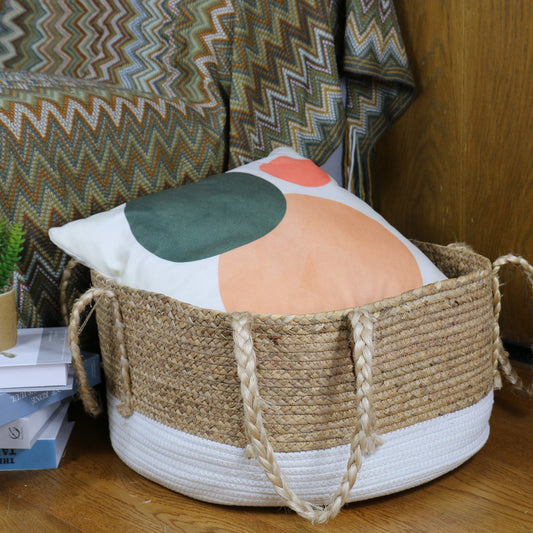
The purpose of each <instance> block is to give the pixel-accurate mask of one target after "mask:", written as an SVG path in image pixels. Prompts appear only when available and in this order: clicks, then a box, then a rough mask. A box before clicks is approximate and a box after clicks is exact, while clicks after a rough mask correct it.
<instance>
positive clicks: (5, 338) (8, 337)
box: [0, 218, 25, 351]
mask: <svg viewBox="0 0 533 533" xmlns="http://www.w3.org/2000/svg"><path fill="white" fill-rule="evenodd" d="M24 234H25V231H24V230H23V229H22V225H21V224H8V222H7V221H6V220H4V219H1V218H0V351H3V350H8V349H9V348H12V347H13V346H14V345H15V344H16V343H17V302H16V298H15V290H14V289H13V272H14V270H15V266H16V264H17V261H19V259H20V254H21V252H22V246H23V244H24Z"/></svg>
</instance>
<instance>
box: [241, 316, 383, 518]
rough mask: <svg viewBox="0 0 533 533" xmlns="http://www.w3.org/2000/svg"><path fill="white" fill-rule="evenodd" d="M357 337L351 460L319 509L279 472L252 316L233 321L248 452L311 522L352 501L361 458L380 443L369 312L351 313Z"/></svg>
mask: <svg viewBox="0 0 533 533" xmlns="http://www.w3.org/2000/svg"><path fill="white" fill-rule="evenodd" d="M349 318H350V321H351V325H352V335H353V358H354V366H355V374H356V401H357V418H356V422H355V431H354V435H353V437H352V440H351V443H350V457H349V459H348V464H347V468H346V472H345V473H344V475H343V478H342V480H341V482H340V485H339V487H338V488H337V490H336V491H335V493H334V494H333V496H332V497H331V499H330V501H329V503H328V504H326V505H324V506H322V505H316V504H313V503H310V502H308V501H305V500H302V499H301V498H299V497H298V496H297V495H296V494H295V493H294V491H293V490H292V489H291V488H290V486H289V483H288V481H287V479H286V477H285V474H284V473H283V471H282V470H281V469H280V467H279V465H278V463H277V461H276V458H275V456H274V450H273V448H272V445H271V444H270V441H269V438H268V434H267V431H266V429H265V426H264V424H263V414H262V408H261V407H262V399H261V396H260V394H259V387H258V381H257V372H256V356H255V351H254V347H253V339H252V317H251V315H250V314H248V313H234V314H233V320H232V327H233V338H234V343H235V358H236V360H237V372H238V376H239V379H240V382H241V395H242V399H243V406H244V427H245V432H246V436H247V439H248V443H249V444H248V446H247V449H246V453H247V455H248V456H253V457H255V458H256V459H257V461H258V462H259V464H260V465H261V467H262V468H263V471H264V472H265V474H266V476H267V478H268V479H269V480H270V481H271V483H272V484H273V486H274V489H275V490H276V492H277V493H278V495H279V496H280V497H281V498H282V499H283V501H284V502H285V504H286V505H287V506H288V507H289V508H291V509H292V510H293V511H295V512H296V513H298V514H299V515H300V516H302V517H303V518H306V519H307V520H310V521H311V522H313V523H324V522H327V521H328V520H329V519H331V518H334V517H335V516H336V515H337V514H338V513H339V511H340V510H341V508H342V507H343V505H344V504H345V502H346V499H347V498H348V495H349V493H350V490H351V489H352V487H353V485H354V483H355V481H356V478H357V473H358V472H359V470H360V468H361V463H362V458H363V454H369V453H372V452H374V451H375V450H376V448H377V446H379V445H380V444H381V439H380V438H379V437H378V435H377V434H376V432H375V414H374V409H373V405H372V354H373V330H374V318H373V316H372V315H371V314H370V313H369V312H368V311H365V310H360V311H353V312H352V313H351V314H350V316H349Z"/></svg>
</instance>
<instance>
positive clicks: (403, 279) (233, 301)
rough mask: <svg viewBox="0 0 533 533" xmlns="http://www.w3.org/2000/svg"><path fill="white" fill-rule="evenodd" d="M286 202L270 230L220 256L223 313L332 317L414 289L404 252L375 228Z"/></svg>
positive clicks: (413, 270) (308, 204)
mask: <svg viewBox="0 0 533 533" xmlns="http://www.w3.org/2000/svg"><path fill="white" fill-rule="evenodd" d="M286 200H287V211H286V215H285V217H284V218H283V219H282V221H281V222H280V224H279V225H278V226H277V227H276V228H274V229H273V230H272V231H271V232H270V233H268V234H267V235H265V236H264V237H262V238H260V239H258V240H256V241H254V242H252V243H249V244H246V245H244V246H241V247H239V248H236V249H234V250H230V251H229V252H225V253H223V254H221V255H220V257H219V284H220V294H221V297H222V301H223V303H224V306H225V308H226V310H227V311H228V312H233V311H249V312H251V313H256V314H261V313H267V314H288V315H291V314H305V313H318V312H323V311H333V310H339V309H346V308H349V307H355V306H359V305H363V304H366V303H369V302H374V301H377V300H381V299H383V298H387V297H389V296H395V295H398V294H400V293H402V292H404V291H407V290H410V289H414V288H415V287H420V286H421V285H422V276H421V273H420V269H419V267H418V264H417V262H416V260H415V258H414V256H413V255H412V253H411V252H410V250H409V249H408V248H407V247H406V246H405V245H404V243H402V242H401V241H400V240H399V239H398V238H397V237H396V236H395V235H393V234H392V233H391V232H390V231H388V230H387V229H386V228H384V227H383V226H382V225H381V224H380V223H379V222H377V221H375V220H374V219H372V218H370V217H368V216H366V215H364V214H362V213H360V212H359V211H357V210H355V209H352V208H351V207H349V206H347V205H344V204H341V203H339V202H335V201H333V200H326V199H323V198H317V197H315V196H307V195H299V194H288V195H286Z"/></svg>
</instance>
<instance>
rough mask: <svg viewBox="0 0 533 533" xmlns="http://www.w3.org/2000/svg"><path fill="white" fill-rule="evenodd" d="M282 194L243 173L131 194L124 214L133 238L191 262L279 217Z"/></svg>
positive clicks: (256, 233) (256, 234)
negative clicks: (161, 189)
mask: <svg viewBox="0 0 533 533" xmlns="http://www.w3.org/2000/svg"><path fill="white" fill-rule="evenodd" d="M286 208H287V204H286V201H285V197H284V196H283V193H282V192H281V191H280V190H279V189H278V188H277V187H276V186H275V185H272V184H271V183H270V182H268V181H266V180H264V179H262V178H259V177H257V176H254V175H253V174H246V173H243V172H231V173H227V174H219V175H217V176H212V177H210V178H207V179H205V180H203V181H199V182H197V183H191V184H189V185H184V186H182V187H178V188H175V189H166V190H164V191H161V192H158V193H154V194H150V195H148V196H143V197H141V198H136V199H135V200H132V201H130V202H128V203H127V204H126V207H125V210H124V213H125V216H126V220H127V221H128V224H129V226H130V228H131V231H132V233H133V235H134V236H135V238H136V239H137V241H138V242H139V243H140V244H141V245H142V246H143V247H144V248H146V249H147V250H148V251H150V252H152V253H153V254H155V255H157V256H158V257H161V258H162V259H167V260H168V261H174V262H185V261H197V260H199V259H205V258H207V257H212V256H215V255H218V254H221V253H224V252H227V251H229V250H233V249H234V248H237V247H239V246H244V245H245V244H248V243H249V242H252V241H255V240H256V239H259V238H261V237H263V236H264V235H266V234H267V233H269V232H270V231H272V230H273V229H274V228H275V227H276V226H277V225H278V224H279V222H280V221H281V219H282V218H283V216H284V215H285V210H286Z"/></svg>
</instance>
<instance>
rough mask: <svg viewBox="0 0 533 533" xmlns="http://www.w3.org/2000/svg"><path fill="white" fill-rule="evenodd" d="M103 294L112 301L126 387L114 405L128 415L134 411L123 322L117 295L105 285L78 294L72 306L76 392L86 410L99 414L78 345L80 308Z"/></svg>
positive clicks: (69, 338)
mask: <svg viewBox="0 0 533 533" xmlns="http://www.w3.org/2000/svg"><path fill="white" fill-rule="evenodd" d="M102 297H105V298H110V299H111V302H112V308H113V316H114V319H115V335H116V341H117V348H118V351H119V354H120V372H121V379H122V382H123V386H124V390H125V391H126V394H125V398H124V400H123V402H122V403H121V404H120V405H119V406H118V408H117V409H118V411H119V413H120V414H121V415H122V416H131V415H132V414H133V406H132V391H131V380H130V370H129V362H128V359H127V357H126V348H125V343H124V326H123V323H122V318H121V314H120V307H119V303H118V300H117V297H116V295H115V293H114V292H113V291H110V290H107V289H102V288H92V289H89V290H87V291H86V292H85V293H84V294H83V295H82V296H80V298H78V300H76V302H75V303H74V305H73V307H72V312H71V315H70V321H69V327H68V342H69V346H70V351H71V353H72V365H73V367H74V370H75V372H76V377H77V379H78V392H79V394H80V397H81V399H82V402H83V406H84V408H85V410H86V411H87V412H88V413H89V414H91V415H93V416H97V415H99V414H100V413H101V410H102V409H101V407H100V405H99V404H98V401H97V400H96V397H95V395H94V391H91V389H90V388H89V385H88V383H87V375H86V373H85V368H84V367H83V362H82V357H81V352H80V346H79V334H80V320H81V314H82V312H83V311H84V309H85V308H86V307H87V306H88V305H89V304H91V303H92V302H93V301H94V302H95V303H96V304H98V299H99V298H102Z"/></svg>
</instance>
